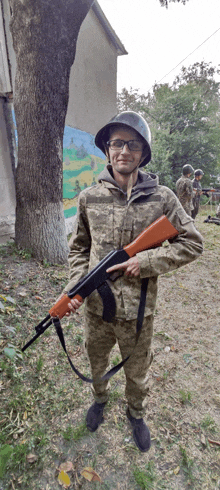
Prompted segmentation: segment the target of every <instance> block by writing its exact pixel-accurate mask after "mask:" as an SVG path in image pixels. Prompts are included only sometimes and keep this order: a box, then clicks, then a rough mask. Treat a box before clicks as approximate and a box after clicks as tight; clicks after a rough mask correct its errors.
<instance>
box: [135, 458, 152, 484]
mask: <svg viewBox="0 0 220 490" xmlns="http://www.w3.org/2000/svg"><path fill="white" fill-rule="evenodd" d="M133 474H134V478H135V481H136V483H137V484H138V485H139V487H140V488H141V490H152V489H153V488H155V486H154V483H155V481H156V474H155V469H154V463H153V462H152V461H149V462H148V463H147V465H146V466H145V469H144V470H140V469H139V468H138V467H136V468H135V469H134V471H133Z"/></svg>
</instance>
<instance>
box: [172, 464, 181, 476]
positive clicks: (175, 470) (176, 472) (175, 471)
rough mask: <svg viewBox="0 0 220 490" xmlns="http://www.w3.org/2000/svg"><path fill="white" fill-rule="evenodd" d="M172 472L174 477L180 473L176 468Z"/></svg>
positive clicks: (178, 468)
mask: <svg viewBox="0 0 220 490" xmlns="http://www.w3.org/2000/svg"><path fill="white" fill-rule="evenodd" d="M173 472H174V475H178V473H179V472H180V467H179V466H177V467H176V468H174V470H173Z"/></svg>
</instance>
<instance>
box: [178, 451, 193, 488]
mask: <svg viewBox="0 0 220 490" xmlns="http://www.w3.org/2000/svg"><path fill="white" fill-rule="evenodd" d="M179 449H180V453H181V456H182V461H181V465H182V468H183V471H184V474H185V476H186V478H187V484H188V485H192V484H193V482H194V480H195V478H194V475H193V472H192V467H193V464H194V463H193V460H192V459H191V458H189V456H188V454H187V451H186V448H185V447H183V446H181V445H180V446H179ZM190 488H191V487H190ZM192 488H193V487H192Z"/></svg>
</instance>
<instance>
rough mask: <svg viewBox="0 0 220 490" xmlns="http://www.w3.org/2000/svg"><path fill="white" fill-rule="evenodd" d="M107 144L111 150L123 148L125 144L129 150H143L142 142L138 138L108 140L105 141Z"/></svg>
mask: <svg viewBox="0 0 220 490" xmlns="http://www.w3.org/2000/svg"><path fill="white" fill-rule="evenodd" d="M107 145H108V146H109V148H111V150H116V151H117V150H123V148H124V146H125V145H127V146H128V148H129V150H130V151H143V149H144V143H142V141H139V140H129V141H124V140H110V141H107Z"/></svg>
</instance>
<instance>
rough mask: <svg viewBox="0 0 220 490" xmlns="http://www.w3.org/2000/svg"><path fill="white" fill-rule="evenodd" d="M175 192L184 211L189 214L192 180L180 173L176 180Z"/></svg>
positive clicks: (190, 211) (191, 208) (191, 206)
mask: <svg viewBox="0 0 220 490" xmlns="http://www.w3.org/2000/svg"><path fill="white" fill-rule="evenodd" d="M176 192H177V197H178V199H179V201H180V202H181V204H182V206H183V208H184V209H185V211H186V213H187V214H188V215H189V216H191V213H192V210H193V202H192V199H193V185H192V181H191V180H190V179H189V178H188V177H185V176H184V175H182V177H180V179H178V180H177V182H176Z"/></svg>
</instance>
